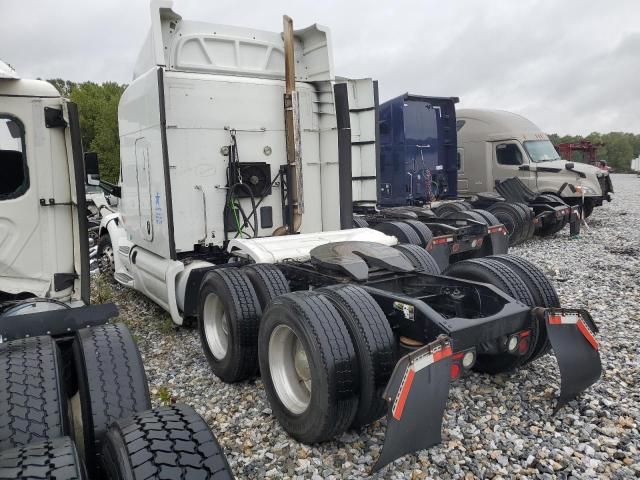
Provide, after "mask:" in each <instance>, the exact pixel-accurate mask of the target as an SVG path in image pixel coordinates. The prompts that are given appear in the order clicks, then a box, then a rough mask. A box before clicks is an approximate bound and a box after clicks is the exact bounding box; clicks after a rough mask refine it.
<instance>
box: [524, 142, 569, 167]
mask: <svg viewBox="0 0 640 480" xmlns="http://www.w3.org/2000/svg"><path fill="white" fill-rule="evenodd" d="M524 149H525V150H526V151H527V153H528V154H529V157H530V158H531V161H532V162H549V161H551V160H560V155H558V152H556V149H555V147H554V146H553V144H552V143H551V142H550V141H549V140H530V141H528V142H524Z"/></svg>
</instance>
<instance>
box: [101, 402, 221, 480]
mask: <svg viewBox="0 0 640 480" xmlns="http://www.w3.org/2000/svg"><path fill="white" fill-rule="evenodd" d="M102 458H103V468H104V471H105V472H106V478H109V479H117V480H138V479H143V478H144V479H156V478H157V479H160V478H166V479H182V480H232V479H233V474H232V472H231V468H230V467H229V463H228V462H227V459H226V457H225V456H224V452H223V451H222V448H221V447H220V444H219V443H218V441H217V440H216V438H215V436H214V435H213V433H212V432H211V430H209V427H208V426H207V424H206V422H205V421H204V420H203V419H202V417H201V416H200V415H198V414H197V413H196V411H195V410H194V409H193V408H191V407H189V406H187V405H172V406H166V407H158V408H155V409H153V410H148V411H146V412H141V413H137V414H136V415H134V416H132V417H129V418H126V419H123V420H120V421H118V422H116V423H114V424H113V425H112V426H111V428H110V429H109V432H108V433H107V436H106V437H105V441H104V449H103V454H102Z"/></svg>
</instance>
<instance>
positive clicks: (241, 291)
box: [198, 267, 262, 383]
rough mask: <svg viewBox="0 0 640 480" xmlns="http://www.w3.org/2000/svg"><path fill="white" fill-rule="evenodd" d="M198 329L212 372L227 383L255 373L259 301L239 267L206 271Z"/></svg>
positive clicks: (259, 311)
mask: <svg viewBox="0 0 640 480" xmlns="http://www.w3.org/2000/svg"><path fill="white" fill-rule="evenodd" d="M199 303H200V305H199V308H198V332H199V333H200V339H201V341H202V348H203V350H204V354H205V356H206V358H207V360H208V362H209V365H210V366H211V370H213V373H214V374H215V375H216V376H217V377H218V378H220V379H221V380H222V381H224V382H227V383H234V382H240V381H242V380H246V379H248V378H252V377H255V376H256V375H257V374H258V328H259V325H260V314H261V313H262V311H261V310H260V302H259V300H258V296H257V294H256V291H255V289H254V288H253V285H251V281H250V280H249V277H247V275H246V273H245V272H243V271H242V270H241V269H239V268H235V267H231V268H221V269H218V270H212V271H211V272H209V273H208V274H207V275H206V276H205V277H204V280H203V281H202V286H201V288H200V302H199Z"/></svg>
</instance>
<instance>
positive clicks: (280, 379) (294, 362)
mask: <svg viewBox="0 0 640 480" xmlns="http://www.w3.org/2000/svg"><path fill="white" fill-rule="evenodd" d="M269 371H270V373H271V380H272V381H273V386H274V388H275V390H276V394H277V395H278V398H279V399H280V401H281V402H282V404H283V405H284V406H285V408H286V409H287V410H289V411H290V412H291V413H293V414H295V415H299V414H301V413H302V412H304V411H305V410H306V409H307V408H308V407H309V404H310V403H311V369H310V366H309V359H308V357H307V353H306V351H305V349H304V346H303V345H302V342H301V341H300V339H299V338H298V336H297V335H296V334H295V333H294V331H293V330H292V329H291V328H289V327H287V326H286V325H278V326H277V327H276V328H274V329H273V331H272V332H271V337H270V338H269Z"/></svg>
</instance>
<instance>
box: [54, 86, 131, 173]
mask: <svg viewBox="0 0 640 480" xmlns="http://www.w3.org/2000/svg"><path fill="white" fill-rule="evenodd" d="M49 82H50V83H51V84H53V85H54V86H55V87H56V88H57V89H58V91H59V92H60V94H61V95H63V96H65V97H68V98H69V99H70V100H71V101H72V102H74V103H76V104H77V105H78V111H79V113H80V133H81V136H82V145H83V148H84V150H85V151H94V152H96V153H97V154H98V157H99V159H100V176H101V178H102V179H103V180H106V181H108V182H117V180H118V177H119V172H120V140H119V138H118V102H119V101H120V97H121V96H122V92H124V89H125V88H126V85H119V84H117V83H114V82H105V83H102V84H97V83H94V82H83V83H74V82H70V81H68V80H62V79H54V80H49Z"/></svg>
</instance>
